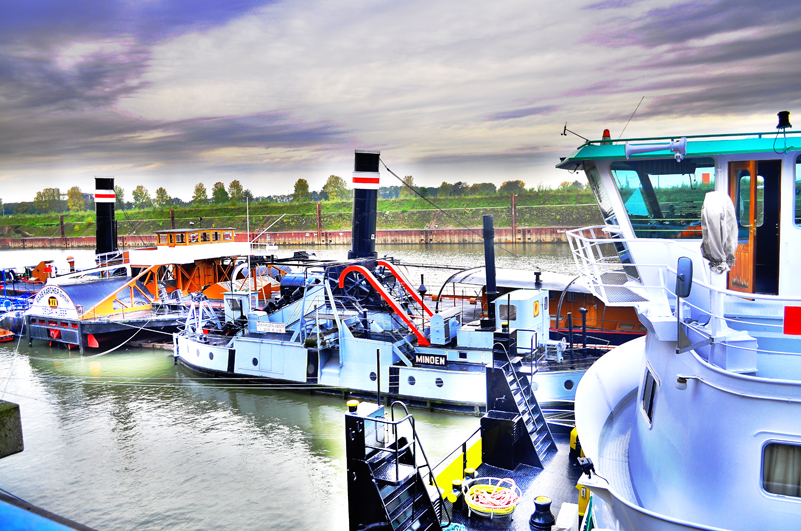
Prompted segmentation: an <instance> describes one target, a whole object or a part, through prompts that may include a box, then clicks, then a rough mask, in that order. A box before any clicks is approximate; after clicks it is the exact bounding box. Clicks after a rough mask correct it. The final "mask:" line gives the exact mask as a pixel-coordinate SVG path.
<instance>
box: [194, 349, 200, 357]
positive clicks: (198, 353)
mask: <svg viewBox="0 0 801 531" xmlns="http://www.w3.org/2000/svg"><path fill="white" fill-rule="evenodd" d="M195 354H197V357H198V358H199V357H200V349H197V350H195Z"/></svg>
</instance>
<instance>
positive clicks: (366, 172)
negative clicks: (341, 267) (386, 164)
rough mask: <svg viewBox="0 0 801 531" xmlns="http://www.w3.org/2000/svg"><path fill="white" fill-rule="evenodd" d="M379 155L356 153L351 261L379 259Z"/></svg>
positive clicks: (371, 152) (349, 253)
mask: <svg viewBox="0 0 801 531" xmlns="http://www.w3.org/2000/svg"><path fill="white" fill-rule="evenodd" d="M380 158H381V153H380V152H379V151H356V159H355V164H354V167H353V230H352V233H351V246H350V251H349V252H348V258H376V257H377V256H378V254H377V253H376V252H375V218H376V210H377V209H378V185H379V182H378V181H379V174H378V161H379V160H380Z"/></svg>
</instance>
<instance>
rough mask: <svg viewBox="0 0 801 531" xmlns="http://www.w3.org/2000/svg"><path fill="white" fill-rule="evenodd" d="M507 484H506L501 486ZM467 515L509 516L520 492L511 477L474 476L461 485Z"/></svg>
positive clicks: (518, 498)
mask: <svg viewBox="0 0 801 531" xmlns="http://www.w3.org/2000/svg"><path fill="white" fill-rule="evenodd" d="M503 484H508V486H501V485H503ZM462 493H463V494H464V500H465V503H466V504H467V507H468V515H470V514H471V513H476V514H478V515H479V516H485V517H486V516H489V517H490V518H493V517H494V516H495V515H498V516H509V515H511V514H512V512H513V511H514V510H515V507H517V502H518V501H519V500H520V497H521V495H522V492H521V491H520V487H518V486H517V484H516V483H515V481H514V480H513V479H511V478H503V479H501V478H475V479H471V480H467V481H465V482H464V484H463V485H462Z"/></svg>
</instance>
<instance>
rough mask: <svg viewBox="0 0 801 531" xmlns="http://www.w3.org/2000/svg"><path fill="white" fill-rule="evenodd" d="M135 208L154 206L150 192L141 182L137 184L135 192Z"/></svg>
mask: <svg viewBox="0 0 801 531" xmlns="http://www.w3.org/2000/svg"><path fill="white" fill-rule="evenodd" d="M131 195H133V201H134V208H148V207H151V206H153V201H152V200H151V199H150V192H148V191H147V188H145V187H144V186H142V185H141V184H140V185H139V186H137V187H136V188H135V189H134V191H133V193H132V194H131Z"/></svg>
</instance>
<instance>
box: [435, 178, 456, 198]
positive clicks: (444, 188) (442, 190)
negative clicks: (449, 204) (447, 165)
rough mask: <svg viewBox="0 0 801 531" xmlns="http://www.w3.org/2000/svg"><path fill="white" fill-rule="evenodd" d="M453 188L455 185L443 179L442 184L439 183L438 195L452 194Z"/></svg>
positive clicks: (446, 195)
mask: <svg viewBox="0 0 801 531" xmlns="http://www.w3.org/2000/svg"><path fill="white" fill-rule="evenodd" d="M452 189H453V185H452V184H450V183H446V182H445V181H442V184H440V185H439V192H437V197H448V196H450V195H451V190H452Z"/></svg>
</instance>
